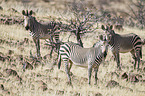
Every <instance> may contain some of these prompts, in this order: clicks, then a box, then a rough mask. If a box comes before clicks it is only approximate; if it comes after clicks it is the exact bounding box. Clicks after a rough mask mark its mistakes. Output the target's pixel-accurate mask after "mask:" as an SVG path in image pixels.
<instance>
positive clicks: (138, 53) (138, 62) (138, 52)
mask: <svg viewBox="0 0 145 96" xmlns="http://www.w3.org/2000/svg"><path fill="white" fill-rule="evenodd" d="M136 57H137V64H138V66H137V70H139V64H140V51H139V50H137V51H136Z"/></svg>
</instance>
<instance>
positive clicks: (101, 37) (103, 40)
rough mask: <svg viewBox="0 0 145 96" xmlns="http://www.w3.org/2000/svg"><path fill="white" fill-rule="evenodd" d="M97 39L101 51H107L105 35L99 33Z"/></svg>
mask: <svg viewBox="0 0 145 96" xmlns="http://www.w3.org/2000/svg"><path fill="white" fill-rule="evenodd" d="M99 39H100V44H99V45H100V46H101V49H102V53H106V52H108V41H107V38H106V36H105V35H100V36H99ZM106 54H107V53H106ZM105 57H106V56H105Z"/></svg>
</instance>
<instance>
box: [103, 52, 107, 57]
mask: <svg viewBox="0 0 145 96" xmlns="http://www.w3.org/2000/svg"><path fill="white" fill-rule="evenodd" d="M106 56H107V51H106V50H105V52H104V54H103V57H104V58H106Z"/></svg>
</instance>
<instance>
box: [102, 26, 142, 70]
mask: <svg viewBox="0 0 145 96" xmlns="http://www.w3.org/2000/svg"><path fill="white" fill-rule="evenodd" d="M101 27H102V29H103V30H104V32H105V34H106V38H107V41H108V44H109V46H110V49H111V51H112V53H113V56H114V57H115V60H116V62H117V68H118V69H119V70H121V65H120V57H119V53H127V52H130V53H131V54H132V58H133V59H134V69H136V63H137V64H138V67H137V68H138V69H139V64H140V59H141V58H142V45H143V42H142V40H141V38H140V37H139V36H138V35H136V34H134V33H130V34H125V35H120V34H117V33H115V31H114V30H113V26H112V25H111V26H110V27H109V26H106V28H105V27H104V25H102V26H101Z"/></svg>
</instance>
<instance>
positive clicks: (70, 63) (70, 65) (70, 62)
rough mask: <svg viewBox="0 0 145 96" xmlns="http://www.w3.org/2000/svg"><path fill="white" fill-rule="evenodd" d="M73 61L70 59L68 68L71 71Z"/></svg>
mask: <svg viewBox="0 0 145 96" xmlns="http://www.w3.org/2000/svg"><path fill="white" fill-rule="evenodd" d="M72 63H73V62H72V61H71V60H69V67H68V69H69V71H70V69H71V67H72Z"/></svg>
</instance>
